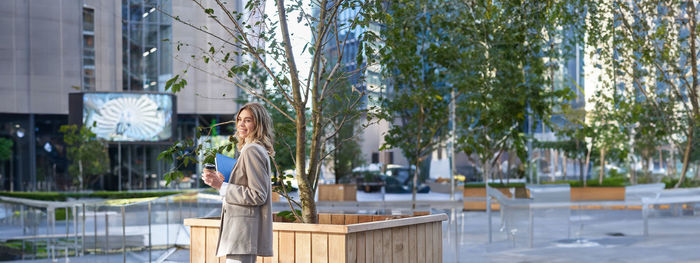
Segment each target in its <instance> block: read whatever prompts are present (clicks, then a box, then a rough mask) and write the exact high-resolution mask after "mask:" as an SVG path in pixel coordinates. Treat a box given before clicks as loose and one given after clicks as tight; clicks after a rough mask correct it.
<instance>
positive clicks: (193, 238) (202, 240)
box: [190, 226, 207, 263]
mask: <svg viewBox="0 0 700 263" xmlns="http://www.w3.org/2000/svg"><path fill="white" fill-rule="evenodd" d="M205 231H206V230H205V228H204V227H199V226H192V227H191V228H190V262H197V263H199V262H201V263H204V262H205V259H206V256H205V254H204V253H205V246H206V238H207V235H206V232H205Z"/></svg>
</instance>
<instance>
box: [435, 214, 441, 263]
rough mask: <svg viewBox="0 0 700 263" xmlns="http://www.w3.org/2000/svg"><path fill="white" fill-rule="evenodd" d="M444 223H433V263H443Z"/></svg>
mask: <svg viewBox="0 0 700 263" xmlns="http://www.w3.org/2000/svg"><path fill="white" fill-rule="evenodd" d="M440 232H442V223H441V222H435V223H433V244H434V245H433V259H434V260H433V262H435V263H442V235H441V234H440Z"/></svg>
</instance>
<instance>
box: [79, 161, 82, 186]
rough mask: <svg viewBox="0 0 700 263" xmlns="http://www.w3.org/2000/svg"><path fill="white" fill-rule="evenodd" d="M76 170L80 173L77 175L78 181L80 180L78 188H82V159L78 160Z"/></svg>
mask: <svg viewBox="0 0 700 263" xmlns="http://www.w3.org/2000/svg"><path fill="white" fill-rule="evenodd" d="M78 171H80V174H79V175H78V181H80V190H83V160H78Z"/></svg>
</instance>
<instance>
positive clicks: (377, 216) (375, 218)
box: [372, 215, 391, 222]
mask: <svg viewBox="0 0 700 263" xmlns="http://www.w3.org/2000/svg"><path fill="white" fill-rule="evenodd" d="M390 217H391V216H385V215H375V216H372V221H373V222H374V221H384V220H386V219H387V218H390Z"/></svg>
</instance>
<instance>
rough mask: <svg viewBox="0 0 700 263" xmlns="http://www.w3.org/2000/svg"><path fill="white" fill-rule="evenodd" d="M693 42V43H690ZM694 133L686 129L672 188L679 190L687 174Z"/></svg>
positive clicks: (692, 129) (693, 130) (689, 128)
mask: <svg viewBox="0 0 700 263" xmlns="http://www.w3.org/2000/svg"><path fill="white" fill-rule="evenodd" d="M691 42H693V41H691ZM694 133H695V128H694V127H693V126H692V125H691V126H689V127H688V140H687V142H686V145H685V150H684V151H683V169H682V170H681V177H680V178H679V179H678V183H676V185H675V186H674V188H679V187H681V185H682V184H683V181H684V180H685V174H686V172H688V162H689V161H690V150H691V148H692V146H693V135H694Z"/></svg>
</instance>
